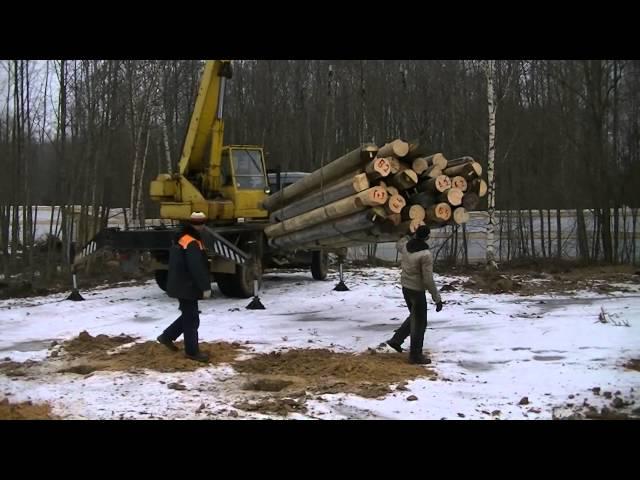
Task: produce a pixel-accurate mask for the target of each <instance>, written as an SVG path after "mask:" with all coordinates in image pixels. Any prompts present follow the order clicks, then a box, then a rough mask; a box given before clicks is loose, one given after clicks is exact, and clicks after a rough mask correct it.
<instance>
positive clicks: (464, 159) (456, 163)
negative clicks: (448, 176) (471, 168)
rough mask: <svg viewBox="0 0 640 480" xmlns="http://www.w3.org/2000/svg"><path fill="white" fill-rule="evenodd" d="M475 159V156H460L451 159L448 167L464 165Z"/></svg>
mask: <svg viewBox="0 0 640 480" xmlns="http://www.w3.org/2000/svg"><path fill="white" fill-rule="evenodd" d="M474 161H475V160H474V159H473V157H469V156H466V157H458V158H454V159H453V160H449V162H448V163H447V166H448V167H458V166H460V165H464V164H465V163H470V162H474Z"/></svg>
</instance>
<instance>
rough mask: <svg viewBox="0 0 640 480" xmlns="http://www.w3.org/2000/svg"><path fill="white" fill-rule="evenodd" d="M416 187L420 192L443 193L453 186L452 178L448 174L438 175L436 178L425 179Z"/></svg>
mask: <svg viewBox="0 0 640 480" xmlns="http://www.w3.org/2000/svg"><path fill="white" fill-rule="evenodd" d="M416 188H417V189H418V191H419V192H432V193H437V192H440V193H442V192H444V191H445V190H448V189H449V188H451V179H450V178H449V177H448V176H446V175H438V176H437V177H436V178H430V179H429V180H423V181H422V182H420V183H419V184H418V185H417V186H416Z"/></svg>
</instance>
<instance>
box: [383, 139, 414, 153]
mask: <svg viewBox="0 0 640 480" xmlns="http://www.w3.org/2000/svg"><path fill="white" fill-rule="evenodd" d="M407 153H409V144H408V143H407V142H405V141H402V140H400V139H398V140H394V141H393V142H389V143H387V144H385V145H384V146H383V147H382V148H380V150H379V151H378V156H380V157H389V156H393V157H396V158H402V157H404V156H406V155H407Z"/></svg>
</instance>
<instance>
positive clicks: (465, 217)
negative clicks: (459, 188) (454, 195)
mask: <svg viewBox="0 0 640 480" xmlns="http://www.w3.org/2000/svg"><path fill="white" fill-rule="evenodd" d="M470 218H471V217H470V215H469V212H467V210H466V209H465V208H464V207H458V208H456V209H455V210H454V211H453V221H454V222H456V223H457V224H458V225H462V224H463V223H467V222H468V221H469V219H470Z"/></svg>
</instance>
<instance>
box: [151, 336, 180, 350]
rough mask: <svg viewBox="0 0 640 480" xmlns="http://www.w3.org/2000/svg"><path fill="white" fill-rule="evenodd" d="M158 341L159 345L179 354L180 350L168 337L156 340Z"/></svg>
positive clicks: (160, 337)
mask: <svg viewBox="0 0 640 480" xmlns="http://www.w3.org/2000/svg"><path fill="white" fill-rule="evenodd" d="M156 340H158V342H159V343H161V344H162V345H164V346H165V347H167V348H168V349H169V350H171V351H172V352H177V351H178V350H179V349H178V347H176V346H175V345H174V344H173V342H172V341H171V340H169V339H168V338H166V337H163V336H162V335H160V336H159V337H158V338H156Z"/></svg>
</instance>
